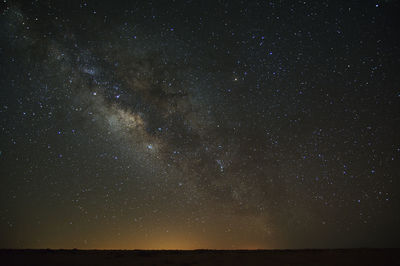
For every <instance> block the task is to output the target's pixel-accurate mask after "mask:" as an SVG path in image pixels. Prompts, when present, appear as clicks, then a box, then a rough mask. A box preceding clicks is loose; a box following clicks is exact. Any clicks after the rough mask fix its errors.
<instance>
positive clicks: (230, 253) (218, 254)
mask: <svg viewBox="0 0 400 266" xmlns="http://www.w3.org/2000/svg"><path fill="white" fill-rule="evenodd" d="M0 264H1V265H7V266H8V265H10V266H11V265H41V266H46V265H98V266H100V265H186V266H189V265H232V266H233V265H400V249H316V250H314V249H307V250H191V251H187V250H76V249H73V250H53V249H24V250H22V249H19V250H16V249H1V250H0Z"/></svg>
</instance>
